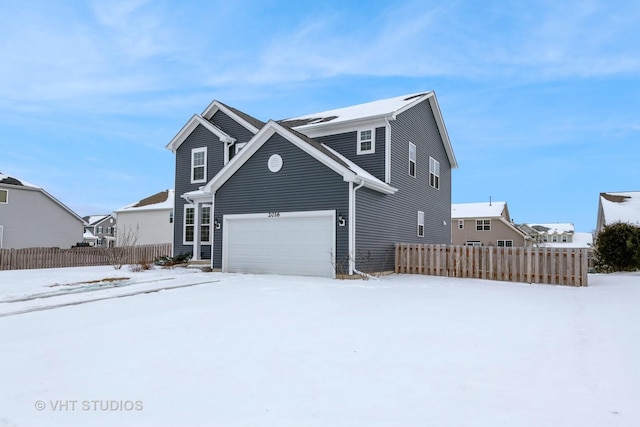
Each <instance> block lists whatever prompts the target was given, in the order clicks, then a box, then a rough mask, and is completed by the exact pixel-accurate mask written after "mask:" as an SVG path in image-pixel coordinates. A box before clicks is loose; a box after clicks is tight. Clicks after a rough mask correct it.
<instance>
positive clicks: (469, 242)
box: [465, 240, 482, 246]
mask: <svg viewBox="0 0 640 427" xmlns="http://www.w3.org/2000/svg"><path fill="white" fill-rule="evenodd" d="M465 246H482V242H480V240H467V241H466V242H465Z"/></svg>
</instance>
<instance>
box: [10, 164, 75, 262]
mask: <svg viewBox="0 0 640 427" xmlns="http://www.w3.org/2000/svg"><path fill="white" fill-rule="evenodd" d="M84 225H85V222H84V221H83V219H82V218H80V217H79V216H78V215H77V214H76V213H75V212H73V211H72V210H71V209H69V208H68V207H66V206H65V205H64V204H62V203H61V202H60V201H58V200H57V199H56V198H54V197H53V196H52V195H50V194H49V193H47V192H46V191H45V190H43V189H42V188H40V187H38V186H35V185H32V184H29V183H27V182H24V181H22V180H19V179H16V178H14V177H11V176H8V175H5V174H2V173H0V249H23V248H45V247H57V248H70V247H71V246H73V245H75V244H76V243H79V242H82V234H83V231H84Z"/></svg>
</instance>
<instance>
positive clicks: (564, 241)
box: [562, 234, 568, 243]
mask: <svg viewBox="0 0 640 427" xmlns="http://www.w3.org/2000/svg"><path fill="white" fill-rule="evenodd" d="M567 241H568V240H567V235H566V234H563V235H562V243H567Z"/></svg>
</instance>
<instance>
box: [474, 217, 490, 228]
mask: <svg viewBox="0 0 640 427" xmlns="http://www.w3.org/2000/svg"><path fill="white" fill-rule="evenodd" d="M485 221H489V228H488V229H485V228H484V227H485V225H484V222H485ZM478 222H480V223H481V227H482V228H481V229H480V230H478ZM476 231H491V219H476Z"/></svg>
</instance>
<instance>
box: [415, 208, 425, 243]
mask: <svg viewBox="0 0 640 427" xmlns="http://www.w3.org/2000/svg"><path fill="white" fill-rule="evenodd" d="M421 227H422V228H421ZM416 231H417V234H418V237H424V212H423V211H418V229H417V230H416Z"/></svg>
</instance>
